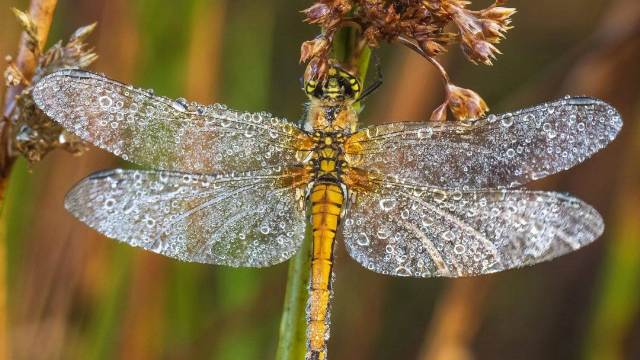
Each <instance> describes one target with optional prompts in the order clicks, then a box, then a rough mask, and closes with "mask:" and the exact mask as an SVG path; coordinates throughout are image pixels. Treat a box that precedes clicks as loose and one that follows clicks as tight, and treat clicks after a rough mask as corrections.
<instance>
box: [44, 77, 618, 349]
mask: <svg viewBox="0 0 640 360" xmlns="http://www.w3.org/2000/svg"><path fill="white" fill-rule="evenodd" d="M303 90H304V91H305V92H306V94H307V96H308V99H309V103H308V106H307V110H306V114H305V116H304V117H303V119H302V121H301V124H300V125H299V126H297V125H294V124H293V123H291V122H289V121H287V120H286V119H283V118H279V117H276V116H273V115H271V114H269V113H265V112H260V113H249V112H242V111H236V110H233V109H230V108H228V107H226V106H225V105H221V104H214V105H209V106H204V105H200V104H197V103H194V102H188V101H186V100H185V99H177V100H173V99H170V98H167V97H163V96H157V95H154V93H153V92H152V91H148V90H143V89H139V88H135V87H133V86H131V85H125V84H122V83H120V82H118V81H114V80H111V79H109V78H107V77H105V76H103V75H98V74H94V73H91V72H86V71H81V70H75V69H67V70H61V71H58V72H55V73H52V74H50V75H48V76H47V77H45V78H44V79H43V80H41V81H40V82H39V83H37V84H36V86H35V88H34V90H33V98H34V100H35V102H36V103H37V105H38V106H39V107H40V108H41V109H42V110H43V111H44V112H45V113H46V114H47V115H48V116H49V117H51V118H52V119H54V120H55V121H57V122H59V123H60V124H62V125H63V126H64V127H66V128H67V129H68V130H70V131H72V132H73V133H75V134H76V135H78V136H79V137H81V138H82V139H84V140H86V141H87V142H90V143H92V144H94V145H96V146H98V147H100V148H102V149H105V150H107V151H109V152H111V153H113V154H115V155H117V156H119V157H121V158H122V159H125V160H128V161H130V162H133V163H136V164H139V165H141V166H143V167H145V168H148V169H151V170H124V169H116V170H107V171H101V172H97V173H95V174H93V175H90V176H89V177H87V178H85V179H84V180H82V181H80V182H79V183H78V184H77V185H76V186H75V187H74V188H73V189H72V190H71V191H70V192H69V193H68V194H67V196H66V198H65V207H66V209H68V211H69V212H71V214H73V215H74V216H75V217H77V218H78V219H79V220H80V221H82V222H84V223H85V224H87V225H88V226H90V227H92V228H93V229H95V230H97V231H98V232H100V233H102V234H104V235H106V236H108V237H110V238H114V239H117V240H120V241H122V242H125V243H128V244H130V245H133V246H136V247H141V248H144V249H146V250H150V251H152V252H155V253H159V254H162V255H165V256H168V257H172V258H176V259H179V260H183V261H190V262H198V263H209V264H218V265H228V266H234V267H239V266H242V267H265V266H270V265H274V264H278V263H281V262H283V261H285V260H287V259H289V258H291V257H292V256H293V255H294V254H295V253H296V252H297V251H298V250H299V248H300V247H301V244H302V242H303V239H304V237H305V228H306V224H307V223H310V228H311V233H312V240H311V241H312V246H311V254H310V257H311V265H310V270H309V271H310V281H309V287H308V289H309V298H308V304H307V354H306V359H313V360H323V359H326V358H327V343H328V340H329V317H330V310H329V309H330V301H331V298H332V294H333V293H332V291H333V290H332V279H333V264H334V251H335V247H336V237H342V239H343V244H344V246H345V247H346V250H347V252H348V254H349V255H350V256H351V257H352V258H353V259H355V260H356V261H357V262H358V263H360V264H361V265H363V266H364V267H366V268H367V269H369V270H371V271H375V272H378V273H382V274H386V275H392V276H412V277H420V278H427V277H461V276H472V275H481V274H489V273H494V272H498V271H502V270H507V269H512V268H519V267H523V266H526V265H531V264H535V263H539V262H542V261H545V260H549V259H552V258H555V257H557V256H560V255H563V254H566V253H569V252H572V251H574V250H576V249H578V248H581V247H583V246H585V245H587V244H589V243H591V242H592V241H594V240H595V239H596V238H598V237H599V236H600V235H601V234H602V233H603V230H604V225H603V220H602V218H601V216H600V215H599V213H598V212H597V211H596V210H595V209H594V208H592V207H591V206H590V205H588V204H586V203H585V202H583V201H581V200H579V199H577V198H574V197H572V196H570V195H566V194H561V193H557V192H544V191H532V190H526V189H521V188H520V187H521V185H523V184H525V183H527V182H529V181H532V180H536V179H539V178H542V177H545V176H547V175H550V174H554V173H557V172H560V171H563V170H566V169H569V168H570V167H572V166H574V165H576V164H578V163H581V162H583V161H584V160H586V159H587V158H589V157H590V156H591V155H593V154H594V153H596V152H597V151H599V150H600V149H602V148H604V147H605V146H607V144H609V143H610V142H611V141H612V140H613V139H614V138H615V137H616V135H617V134H618V132H619V131H620V129H621V127H622V120H621V117H620V115H619V114H618V112H617V111H616V110H615V109H614V108H613V107H612V106H610V105H608V104H607V103H605V102H603V101H601V100H598V99H594V98H589V97H565V98H563V99H559V100H556V101H552V102H548V103H544V104H541V105H537V106H533V107H530V108H526V109H520V110H517V111H513V112H508V113H504V114H500V115H489V116H486V117H484V118H481V119H477V120H474V121H462V122H414V123H409V122H400V123H388V124H382V125H375V126H366V127H360V126H359V124H358V112H357V111H356V107H355V106H354V104H355V103H357V102H358V101H360V99H361V96H362V94H363V93H364V92H365V91H366V90H363V87H362V84H361V82H360V80H359V79H358V78H357V77H356V76H354V75H352V74H350V73H349V72H347V71H345V70H343V69H340V68H337V67H332V68H331V69H330V71H329V73H328V76H327V77H326V78H325V79H324V80H322V81H319V80H308V81H306V82H305V83H304V84H303Z"/></svg>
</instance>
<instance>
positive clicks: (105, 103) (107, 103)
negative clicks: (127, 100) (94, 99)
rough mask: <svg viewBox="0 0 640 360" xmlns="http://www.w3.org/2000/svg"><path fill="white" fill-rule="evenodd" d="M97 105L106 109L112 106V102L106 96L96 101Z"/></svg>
mask: <svg viewBox="0 0 640 360" xmlns="http://www.w3.org/2000/svg"><path fill="white" fill-rule="evenodd" d="M98 103H99V104H100V106H102V107H103V108H108V107H110V106H111V105H112V104H113V100H111V98H110V97H108V96H100V98H99V99H98Z"/></svg>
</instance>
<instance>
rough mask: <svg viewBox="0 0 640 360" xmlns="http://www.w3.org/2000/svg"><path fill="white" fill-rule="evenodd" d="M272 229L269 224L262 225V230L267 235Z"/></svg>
mask: <svg viewBox="0 0 640 360" xmlns="http://www.w3.org/2000/svg"><path fill="white" fill-rule="evenodd" d="M270 231H271V228H269V225H267V224H263V225H261V226H260V232H261V233H262V234H264V235H267V234H268V233H269V232H270Z"/></svg>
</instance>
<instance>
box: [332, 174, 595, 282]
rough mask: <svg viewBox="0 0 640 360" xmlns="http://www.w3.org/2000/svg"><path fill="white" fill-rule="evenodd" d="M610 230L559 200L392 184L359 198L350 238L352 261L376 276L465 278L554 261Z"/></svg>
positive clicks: (348, 221)
mask: <svg viewBox="0 0 640 360" xmlns="http://www.w3.org/2000/svg"><path fill="white" fill-rule="evenodd" d="M603 229H604V225H603V222H602V218H601V217H600V215H599V214H598V212H597V211H595V210H594V209H593V208H591V207H590V206H589V205H587V204H585V203H584V202H582V201H580V200H578V199H575V198H573V197H570V196H567V195H562V194H559V193H553V192H538V191H520V190H513V191H510V190H480V191H450V192H449V191H445V190H442V189H436V188H422V189H420V188H406V187H401V186H396V185H386V186H383V187H381V188H379V189H378V190H377V191H375V192H371V193H362V194H358V195H357V200H356V202H355V203H354V204H352V206H351V208H350V209H348V212H347V216H346V218H345V220H344V225H343V234H344V239H345V242H346V248H347V251H348V252H349V254H350V255H351V256H352V257H353V258H354V259H355V260H356V261H358V262H359V263H360V264H362V265H363V266H365V267H366V268H368V269H370V270H373V271H375V272H379V273H383V274H389V275H397V276H414V277H433V276H443V277H458V276H469V275H480V274H487V273H493V272H497V271H502V270H506V269H511V268H518V267H522V266H525V265H531V264H535V263H538V262H541V261H545V260H549V259H553V258H555V257H557V256H560V255H563V254H566V253H568V252H571V251H574V250H576V249H578V248H581V247H582V246H585V245H586V244H589V243H590V242H592V241H594V240H595V239H596V238H598V237H599V236H600V235H601V234H602V231H603Z"/></svg>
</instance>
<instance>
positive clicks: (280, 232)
mask: <svg viewBox="0 0 640 360" xmlns="http://www.w3.org/2000/svg"><path fill="white" fill-rule="evenodd" d="M292 180H293V179H292V178H291V176H290V175H287V174H283V173H279V172H275V171H274V172H270V171H267V170H262V171H260V172H256V173H250V174H243V175H238V176H233V177H224V176H219V177H214V176H208V175H192V174H185V173H177V172H165V171H136V170H119V169H118V170H113V171H105V172H99V173H96V174H94V175H91V176H89V177H88V178H86V179H84V180H82V181H81V182H80V183H79V184H77V185H76V186H75V188H73V189H72V190H71V192H69V194H68V195H67V197H66V200H65V206H66V208H67V209H68V210H69V211H70V212H71V213H72V214H73V215H74V216H75V217H77V218H78V219H80V220H81V221H82V222H84V223H86V224H87V225H89V226H90V227H92V228H94V229H96V230H97V231H99V232H101V233H103V234H104V235H106V236H108V237H111V238H115V239H117V240H120V241H123V242H126V243H128V244H130V245H133V246H138V247H142V248H144V249H147V250H151V251H153V252H155V253H159V254H163V255H166V256H169V257H173V258H176V259H180V260H183V261H193V262H199V263H211V264H221V265H230V266H248V267H262V266H268V265H272V264H276V263H279V262H282V261H284V260H286V259H288V258H289V257H291V256H292V255H293V254H294V253H295V251H296V250H297V249H298V248H299V247H300V244H301V242H302V239H303V236H304V229H305V217H304V211H303V210H300V209H299V208H298V207H297V204H296V196H295V193H296V190H295V189H294V188H292V187H290V186H287V185H285V184H287V183H289V184H290V183H291V182H292Z"/></svg>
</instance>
